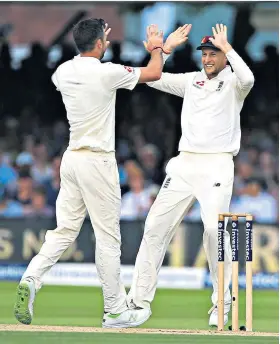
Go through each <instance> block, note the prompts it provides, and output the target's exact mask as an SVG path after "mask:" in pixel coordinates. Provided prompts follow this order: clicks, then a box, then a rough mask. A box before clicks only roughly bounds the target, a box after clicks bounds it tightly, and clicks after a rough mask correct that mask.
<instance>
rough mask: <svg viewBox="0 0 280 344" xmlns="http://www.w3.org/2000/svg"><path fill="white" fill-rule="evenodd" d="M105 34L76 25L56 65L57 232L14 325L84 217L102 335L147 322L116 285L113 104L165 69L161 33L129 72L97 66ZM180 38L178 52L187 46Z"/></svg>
mask: <svg viewBox="0 0 280 344" xmlns="http://www.w3.org/2000/svg"><path fill="white" fill-rule="evenodd" d="M110 30H111V29H109V28H108V27H107V24H106V25H105V22H104V21H103V20H102V19H88V20H83V21H81V22H79V23H78V24H77V25H76V26H75V27H74V30H73V36H74V40H75V43H76V46H77V48H78V50H79V52H80V54H79V55H78V56H75V57H74V58H73V59H72V60H70V61H67V62H65V63H63V64H62V65H60V66H59V67H58V68H57V70H56V71H55V73H54V74H53V76H52V81H53V83H54V84H55V86H56V88H57V90H58V91H60V92H61V95H62V99H63V102H64V104H65V108H66V111H67V119H68V121H69V125H70V142H69V146H68V149H67V150H66V152H65V153H64V155H63V159H62V164H61V171H60V173H61V189H60V192H59V196H58V199H57V203H56V217H57V228H56V229H55V230H49V231H47V233H46V237H45V242H44V244H43V246H42V248H41V250H40V252H39V253H38V255H37V256H35V257H34V258H33V259H32V260H31V262H30V264H29V266H28V268H27V270H26V271H25V273H24V275H23V277H22V279H21V282H20V284H19V286H18V288H17V298H16V303H15V308H14V314H15V317H16V318H17V319H18V320H19V321H20V322H22V323H24V324H30V323H31V321H32V317H33V302H34V298H35V294H36V292H37V291H38V290H39V289H40V288H41V286H42V278H43V276H44V274H45V273H46V272H47V271H49V269H50V268H51V267H52V266H53V265H54V264H55V263H56V262H57V261H58V260H59V258H60V257H61V255H62V254H63V253H64V251H65V250H66V249H67V248H68V247H69V246H70V245H71V244H72V243H73V241H74V240H75V239H76V237H77V236H78V234H79V231H80V229H81V226H82V224H83V221H84V219H85V216H86V210H88V213H89V216H90V220H91V223H92V226H93V229H94V232H95V237H96V255H95V258H96V259H95V263H96V268H97V272H98V276H99V279H100V282H101V285H102V289H103V295H104V318H103V324H102V326H103V327H132V326H138V325H140V324H142V323H143V322H144V321H146V320H147V319H148V317H149V316H150V310H149V309H147V308H135V309H132V310H131V309H129V308H128V306H127V303H126V297H127V295H126V291H125V288H124V286H123V284H122V282H121V280H120V254H121V251H120V245H121V235H120V228H119V217H120V205H121V191H120V185H119V175H118V169H117V164H116V159H115V101H116V91H117V90H118V89H119V88H126V89H129V90H132V89H133V88H134V87H135V86H136V84H137V83H146V82H149V81H156V80H159V79H160V77H161V73H162V68H163V57H162V54H163V49H162V48H163V33H162V32H159V31H158V29H157V26H156V25H151V26H149V27H148V28H147V42H146V45H148V47H149V51H151V59H150V62H149V64H148V65H147V67H144V68H132V67H125V66H122V65H118V64H113V63H103V64H102V63H101V62H100V60H101V59H102V57H103V56H104V53H105V51H106V49H107V47H108V45H109V41H107V36H108V34H109V32H110ZM186 35H187V33H186V32H185V31H184V30H182V32H181V36H180V37H179V38H178V40H177V43H178V44H179V43H180V42H179V41H180V40H181V43H182V42H184V41H186Z"/></svg>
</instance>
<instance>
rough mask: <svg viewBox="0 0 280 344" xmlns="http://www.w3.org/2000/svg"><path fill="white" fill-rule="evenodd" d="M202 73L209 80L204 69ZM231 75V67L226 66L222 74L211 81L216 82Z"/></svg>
mask: <svg viewBox="0 0 280 344" xmlns="http://www.w3.org/2000/svg"><path fill="white" fill-rule="evenodd" d="M201 73H202V74H203V75H204V76H205V77H206V78H207V74H206V73H205V70H204V68H202V70H201ZM230 73H231V68H230V66H226V67H225V68H224V69H223V70H222V71H220V73H219V74H218V75H217V76H215V78H212V79H211V80H214V79H217V80H221V79H222V78H223V77H224V76H226V75H228V74H230Z"/></svg>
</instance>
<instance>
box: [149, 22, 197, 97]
mask: <svg viewBox="0 0 280 344" xmlns="http://www.w3.org/2000/svg"><path fill="white" fill-rule="evenodd" d="M191 28H192V25H191V24H185V25H183V26H180V27H179V28H178V29H177V30H175V31H174V32H172V33H171V34H170V35H169V36H168V37H167V39H166V41H165V43H164V46H163V52H164V53H163V62H165V61H166V60H167V58H168V57H169V56H170V54H171V53H172V52H173V51H174V49H176V48H177V47H178V46H180V45H182V44H183V43H185V42H186V41H187V40H188V35H189V33H190V31H191ZM144 45H145V48H146V49H147V44H146V42H144ZM147 50H148V49H147ZM187 74H189V73H186V74H171V73H162V75H161V78H160V80H158V81H156V82H150V83H147V85H148V86H150V87H153V88H155V89H157V90H159V91H163V92H166V93H170V94H173V95H175V96H178V97H184V94H185V88H186V84H187Z"/></svg>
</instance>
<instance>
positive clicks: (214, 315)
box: [209, 303, 231, 327]
mask: <svg viewBox="0 0 280 344" xmlns="http://www.w3.org/2000/svg"><path fill="white" fill-rule="evenodd" d="M230 305H231V304H230V303H228V304H226V303H225V306H224V325H226V324H227V322H228V313H229V312H230ZM211 310H212V312H211V314H210V317H209V326H215V327H218V307H217V306H215V307H212V308H211V309H210V311H211ZM210 311H209V312H210Z"/></svg>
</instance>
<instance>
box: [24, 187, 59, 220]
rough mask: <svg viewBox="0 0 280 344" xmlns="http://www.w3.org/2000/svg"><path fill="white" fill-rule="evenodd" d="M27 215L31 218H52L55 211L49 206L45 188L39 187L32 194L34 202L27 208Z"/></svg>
mask: <svg viewBox="0 0 280 344" xmlns="http://www.w3.org/2000/svg"><path fill="white" fill-rule="evenodd" d="M25 214H26V215H27V216H31V217H52V216H53V215H54V210H53V209H52V208H51V207H50V206H48V205H47V198H46V191H45V188H44V187H43V186H37V187H35V188H34V190H33V192H32V202H31V205H30V206H27V207H26V208H25Z"/></svg>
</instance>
